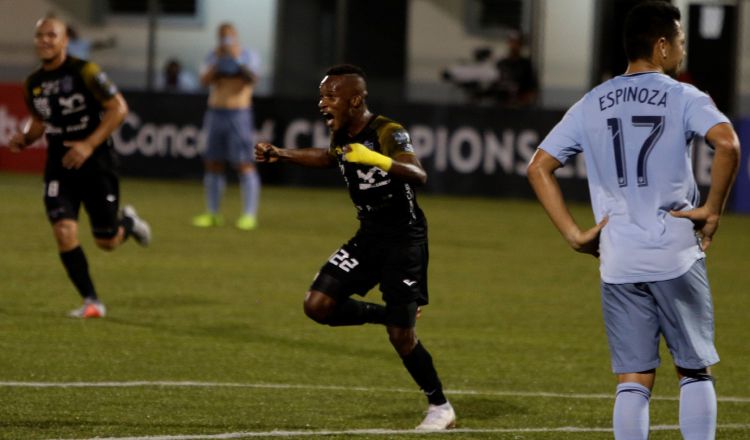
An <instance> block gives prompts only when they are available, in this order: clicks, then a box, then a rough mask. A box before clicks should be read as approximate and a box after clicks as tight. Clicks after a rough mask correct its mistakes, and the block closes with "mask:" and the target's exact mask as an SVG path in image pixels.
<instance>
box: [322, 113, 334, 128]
mask: <svg viewBox="0 0 750 440" xmlns="http://www.w3.org/2000/svg"><path fill="white" fill-rule="evenodd" d="M322 113H323V120H325V121H326V125H327V126H328V127H331V126H332V125H333V115H332V114H330V113H328V112H322Z"/></svg>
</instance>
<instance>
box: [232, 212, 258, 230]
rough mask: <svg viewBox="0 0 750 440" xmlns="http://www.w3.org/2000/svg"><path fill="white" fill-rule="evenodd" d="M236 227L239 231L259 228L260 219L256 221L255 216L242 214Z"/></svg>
mask: <svg viewBox="0 0 750 440" xmlns="http://www.w3.org/2000/svg"><path fill="white" fill-rule="evenodd" d="M234 225H235V226H236V227H237V229H242V230H243V231H250V230H253V229H255V228H257V227H258V219H256V218H255V216H254V215H250V214H242V215H241V216H240V218H238V219H237V222H236V223H235V224H234Z"/></svg>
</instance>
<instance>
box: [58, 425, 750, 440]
mask: <svg viewBox="0 0 750 440" xmlns="http://www.w3.org/2000/svg"><path fill="white" fill-rule="evenodd" d="M717 428H718V429H719V430H748V429H750V425H741V424H728V425H719V426H718V427H717ZM679 429H680V427H679V426H677V425H656V426H652V427H651V430H652V431H677V430H679ZM537 432H539V433H545V432H612V428H584V427H578V426H563V427H559V428H477V429H469V428H459V429H451V430H448V431H432V432H429V433H430V434H442V435H451V434H487V433H489V434H513V433H516V434H519V433H537ZM424 434H425V432H424V431H415V430H413V429H347V430H341V431H333V430H326V431H281V430H274V431H265V432H259V431H248V432H226V433H222V434H195V435H193V434H187V435H154V436H143V437H106V438H104V437H94V438H91V439H67V440H199V439H242V438H253V437H261V438H269V437H317V436H324V435H328V436H331V435H341V436H357V435H370V436H378V435H424ZM58 440H61V439H58Z"/></svg>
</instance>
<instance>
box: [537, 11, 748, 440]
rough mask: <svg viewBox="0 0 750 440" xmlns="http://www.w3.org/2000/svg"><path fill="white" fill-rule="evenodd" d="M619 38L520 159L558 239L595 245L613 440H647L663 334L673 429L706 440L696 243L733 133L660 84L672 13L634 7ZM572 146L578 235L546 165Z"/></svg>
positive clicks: (716, 205) (722, 179) (690, 92)
mask: <svg viewBox="0 0 750 440" xmlns="http://www.w3.org/2000/svg"><path fill="white" fill-rule="evenodd" d="M624 41H625V52H626V54H627V57H628V68H627V71H626V72H625V74H624V75H621V76H618V77H615V78H613V79H611V80H609V81H607V82H605V83H603V84H601V85H599V86H598V87H596V88H594V89H593V90H592V91H591V92H589V93H588V94H587V95H586V96H584V97H583V98H582V99H581V100H580V101H578V102H577V103H576V104H575V105H574V106H573V107H571V108H570V110H568V112H567V114H566V115H565V117H564V118H563V120H562V121H561V122H560V123H559V124H558V125H557V126H555V128H554V129H553V130H552V131H551V132H550V133H549V135H547V137H546V138H545V139H544V140H543V141H542V143H541V145H540V146H539V149H538V150H537V152H536V154H535V155H534V157H533V158H532V159H531V163H530V164H529V173H528V175H529V180H530V182H531V185H532V186H533V188H534V191H535V192H536V194H537V196H538V197H539V200H540V202H541V203H542V205H543V206H544V209H545V210H546V211H547V214H549V216H550V218H551V219H552V222H553V223H554V224H555V226H556V227H557V229H558V230H559V231H560V233H561V234H562V235H563V237H565V239H566V240H567V241H568V243H569V244H570V245H571V247H573V249H575V250H577V251H579V252H584V253H590V254H593V255H599V254H601V257H600V271H601V279H602V281H601V295H602V310H603V314H604V322H605V325H606V330H607V337H608V340H609V348H610V353H611V358H612V370H613V372H614V373H615V374H616V375H617V379H618V385H617V393H616V398H615V406H614V414H613V426H614V433H615V438H616V439H617V440H645V439H647V438H648V436H649V435H648V434H649V399H650V397H651V390H652V388H653V385H654V380H655V377H656V370H655V369H656V367H657V366H659V363H660V359H659V339H660V337H659V335H663V336H664V339H665V340H666V342H667V346H668V347H669V350H670V352H671V353H672V357H673V360H674V364H675V367H676V369H677V376H678V377H679V384H680V415H679V418H680V431H681V432H682V435H683V437H684V438H685V439H689V440H709V439H713V438H714V436H715V432H716V412H717V408H716V392H715V390H714V384H713V377H712V376H711V372H710V370H709V366H711V365H713V364H715V363H717V362H718V361H719V356H718V354H717V353H716V348H715V347H714V317H713V305H712V300H711V291H710V288H709V284H708V278H707V276H706V265H705V257H706V255H705V250H706V249H707V248H708V246H709V245H710V244H711V240H712V239H713V236H714V234H715V233H716V230H717V228H718V225H719V218H720V217H721V214H722V212H723V210H724V206H725V204H726V201H727V196H728V195H729V189H730V188H731V185H732V183H733V182H734V179H735V176H736V174H737V168H738V163H739V141H738V139H737V135H736V133H735V132H734V129H733V128H732V125H731V123H730V122H729V119H727V117H726V116H724V115H723V114H722V113H721V112H720V111H719V110H718V109H717V108H716V106H715V105H714V103H713V101H712V100H711V98H710V97H709V96H708V95H706V94H705V93H703V92H701V91H699V90H698V89H696V88H695V87H693V86H691V85H687V84H684V83H680V82H677V81H676V80H674V79H673V78H674V77H675V76H676V75H677V70H678V68H679V66H680V64H681V62H682V60H683V57H684V55H685V52H684V44H685V36H684V34H683V31H682V28H681V26H680V11H679V10H678V9H677V8H675V7H674V6H672V5H670V4H669V3H666V2H647V3H642V4H639V5H638V6H636V7H635V8H634V9H633V10H632V11H631V12H630V14H629V15H628V17H627V19H626V22H625V39H624ZM695 135H699V136H703V137H705V138H706V140H707V141H708V142H709V143H710V144H711V145H713V147H714V148H715V151H716V154H715V156H714V160H713V166H712V171H711V187H710V190H709V193H708V196H707V199H706V201H705V203H704V204H703V205H700V193H699V191H698V188H697V186H696V183H695V179H694V177H693V170H692V165H691V160H690V144H691V141H692V139H693V137H694V136H695ZM579 153H583V154H584V156H585V159H586V169H587V170H588V180H589V189H590V191H591V200H592V207H593V211H594V216H595V218H596V221H597V225H596V226H594V227H593V228H590V229H588V230H585V231H582V230H581V229H580V228H579V227H578V225H577V224H576V222H575V220H574V219H573V217H572V216H571V214H570V212H569V211H568V209H567V207H566V205H565V201H564V200H563V197H562V193H561V191H560V187H559V185H558V183H557V180H556V178H555V176H554V174H553V173H554V171H555V170H556V169H557V168H559V167H560V166H562V164H564V163H565V162H567V161H568V160H569V159H570V158H571V157H573V156H575V155H577V154H579ZM696 231H697V233H696ZM600 237H601V240H600Z"/></svg>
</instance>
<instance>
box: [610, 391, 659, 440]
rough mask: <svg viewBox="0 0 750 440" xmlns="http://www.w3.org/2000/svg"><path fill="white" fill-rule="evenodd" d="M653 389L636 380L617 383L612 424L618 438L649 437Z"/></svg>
mask: <svg viewBox="0 0 750 440" xmlns="http://www.w3.org/2000/svg"><path fill="white" fill-rule="evenodd" d="M650 398H651V391H650V390H649V389H648V388H646V387H644V386H643V385H641V384H639V383H635V382H625V383H621V384H619V385H617V395H616V397H615V410H614V414H613V417H612V425H613V427H614V431H615V439H616V440H646V439H648V428H649V414H648V404H649V399H650Z"/></svg>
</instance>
